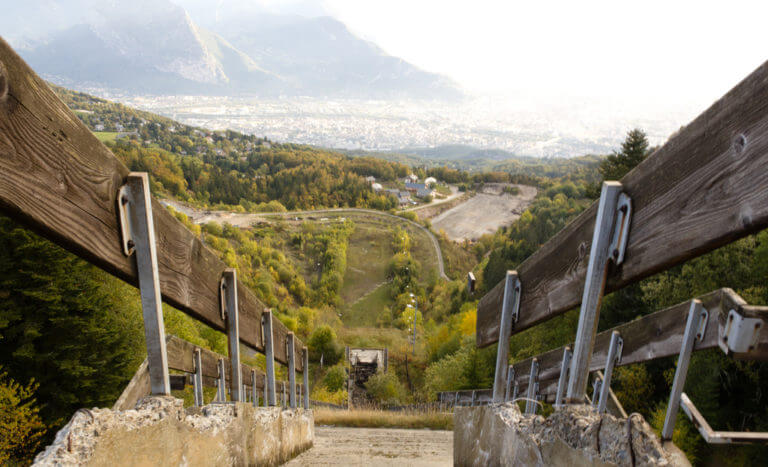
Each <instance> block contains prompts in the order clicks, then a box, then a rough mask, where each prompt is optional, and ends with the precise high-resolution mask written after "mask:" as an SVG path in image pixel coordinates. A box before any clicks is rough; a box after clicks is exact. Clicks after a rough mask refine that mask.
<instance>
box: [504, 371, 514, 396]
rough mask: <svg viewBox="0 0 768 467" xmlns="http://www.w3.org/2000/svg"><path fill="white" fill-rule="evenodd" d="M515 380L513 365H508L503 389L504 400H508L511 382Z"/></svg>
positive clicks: (510, 392) (510, 393)
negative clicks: (504, 388) (505, 383)
mask: <svg viewBox="0 0 768 467" xmlns="http://www.w3.org/2000/svg"><path fill="white" fill-rule="evenodd" d="M514 380H515V367H514V366H512V365H509V367H508V368H507V388H506V390H505V391H504V402H508V401H509V400H510V396H511V395H512V382H513V381H514Z"/></svg>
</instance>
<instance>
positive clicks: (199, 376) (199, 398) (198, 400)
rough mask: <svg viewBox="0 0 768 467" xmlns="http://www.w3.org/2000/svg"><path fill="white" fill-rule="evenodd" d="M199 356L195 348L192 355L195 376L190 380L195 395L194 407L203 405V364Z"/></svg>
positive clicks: (198, 350)
mask: <svg viewBox="0 0 768 467" xmlns="http://www.w3.org/2000/svg"><path fill="white" fill-rule="evenodd" d="M200 354H201V352H200V349H199V348H196V349H195V353H194V354H193V358H194V360H195V374H194V376H193V378H192V383H193V390H194V393H195V407H202V406H203V404H204V403H205V402H204V401H203V362H202V358H201V356H200Z"/></svg>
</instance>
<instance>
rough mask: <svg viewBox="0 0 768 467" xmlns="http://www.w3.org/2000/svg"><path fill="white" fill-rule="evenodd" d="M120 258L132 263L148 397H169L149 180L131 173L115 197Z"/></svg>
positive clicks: (166, 356) (139, 173) (166, 357)
mask: <svg viewBox="0 0 768 467" xmlns="http://www.w3.org/2000/svg"><path fill="white" fill-rule="evenodd" d="M117 211H118V216H119V221H120V235H121V243H122V244H121V247H122V250H123V254H125V255H126V256H131V255H133V257H134V258H135V259H136V273H137V274H136V275H137V278H138V283H139V295H140V296H141V309H142V316H143V318H144V339H145V342H146V346H147V361H148V365H149V379H150V387H151V391H152V394H155V395H169V394H170V393H171V385H170V377H169V375H168V353H167V350H166V342H165V338H166V336H165V325H164V322H163V303H162V294H161V291H160V273H159V270H158V265H157V245H156V243H157V241H156V238H155V221H154V218H153V216H152V196H151V194H150V192H149V176H148V175H147V174H146V173H143V172H131V173H130V174H129V175H128V177H127V178H126V183H125V185H123V186H122V187H120V189H119V190H118V193H117Z"/></svg>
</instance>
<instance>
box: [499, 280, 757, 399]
mask: <svg viewBox="0 0 768 467" xmlns="http://www.w3.org/2000/svg"><path fill="white" fill-rule="evenodd" d="M696 298H698V299H699V300H701V302H702V305H703V307H704V308H705V309H706V310H707V311H708V312H709V318H708V321H707V329H706V332H705V333H704V336H703V337H702V340H701V342H697V343H696V349H695V350H696V351H699V350H705V349H712V348H715V347H718V336H719V328H720V327H721V326H723V324H724V323H725V320H726V319H727V316H728V312H729V311H730V310H736V311H737V312H738V313H740V314H742V315H744V316H755V317H757V316H759V317H762V318H763V319H767V320H768V307H757V306H752V305H748V304H747V303H746V302H745V301H744V299H742V298H741V297H740V296H739V295H738V294H736V292H734V291H733V290H732V289H727V288H724V289H718V290H716V291H714V292H710V293H708V294H706V295H702V296H700V297H696ZM690 306H691V302H690V300H689V301H686V302H683V303H679V304H677V305H674V306H671V307H669V308H666V309H664V310H661V311H657V312H656V313H652V314H650V315H646V316H643V317H642V318H640V319H637V320H634V321H630V322H629V323H625V324H622V325H620V326H617V327H614V328H612V329H609V330H607V331H603V332H601V333H599V334H598V335H597V336H596V337H595V347H594V351H593V353H592V359H591V363H590V366H589V371H590V372H593V371H597V370H603V369H604V367H605V362H606V357H607V355H608V349H609V347H610V341H611V335H612V334H613V332H614V331H618V332H619V333H620V334H621V337H622V339H623V340H624V347H623V350H622V354H621V361H620V362H619V363H617V365H618V366H623V365H630V364H632V363H639V362H647V361H650V360H655V359H657V358H664V357H671V356H675V355H678V354H679V353H680V346H681V344H682V340H683V332H684V331H685V324H686V322H687V318H688V310H689V308H690ZM562 355H563V347H560V348H557V349H553V350H550V351H548V352H545V353H543V354H540V355H537V356H536V357H533V358H536V359H537V360H538V361H539V366H540V370H539V381H540V386H539V390H540V393H541V394H543V395H554V394H556V392H557V382H558V379H559V376H560V362H561V357H562ZM734 357H735V358H739V359H745V360H768V332H762V333H761V334H760V337H759V341H758V345H757V348H756V349H755V350H753V351H752V352H750V353H749V354H734ZM530 365H531V358H527V359H525V360H521V361H519V362H516V363H515V364H514V369H515V381H517V382H518V384H519V385H520V388H521V390H522V389H523V388H527V387H528V380H527V375H528V369H529V368H530ZM521 372H525V374H520V373H521Z"/></svg>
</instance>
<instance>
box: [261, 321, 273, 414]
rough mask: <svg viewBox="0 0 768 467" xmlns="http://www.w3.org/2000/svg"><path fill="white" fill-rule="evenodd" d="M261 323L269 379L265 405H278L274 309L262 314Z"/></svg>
mask: <svg viewBox="0 0 768 467" xmlns="http://www.w3.org/2000/svg"><path fill="white" fill-rule="evenodd" d="M261 325H262V327H263V328H264V329H263V335H264V356H265V357H266V358H267V378H266V379H267V380H266V382H265V384H264V396H265V397H264V399H265V405H267V406H269V407H274V406H275V405H277V388H276V387H275V347H274V342H273V337H274V335H273V333H272V311H270V310H265V311H264V313H263V314H262V315H261Z"/></svg>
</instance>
